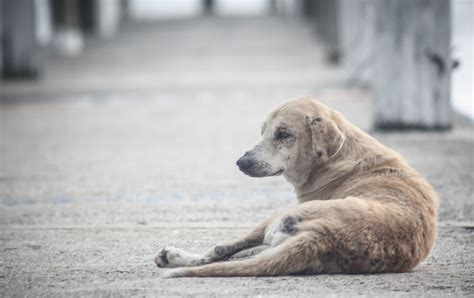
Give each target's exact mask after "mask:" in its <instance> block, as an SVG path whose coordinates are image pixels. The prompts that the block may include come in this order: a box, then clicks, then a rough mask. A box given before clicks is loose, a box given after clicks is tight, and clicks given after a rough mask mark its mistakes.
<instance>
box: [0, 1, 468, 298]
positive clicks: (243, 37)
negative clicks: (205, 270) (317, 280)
mask: <svg viewBox="0 0 474 298" xmlns="http://www.w3.org/2000/svg"><path fill="white" fill-rule="evenodd" d="M473 16H474V1H471V0H452V1H448V0H399V1H390V0H334V1H332V0H253V1H251V0H240V1H239V0H156V1H153V0H95V1H94V0H0V40H1V43H0V73H1V77H2V79H1V80H0V228H1V229H2V230H1V233H2V235H3V236H2V239H1V241H2V246H4V247H6V249H5V250H4V251H3V252H2V254H3V259H4V260H6V261H5V262H3V263H1V264H0V265H1V266H4V269H5V272H7V273H6V275H2V276H3V277H0V283H1V284H2V287H3V288H4V289H10V291H11V292H8V291H7V293H18V292H16V291H15V288H16V287H20V285H24V284H28V283H30V284H32V285H33V286H37V291H38V292H37V293H46V292H47V291H46V290H44V289H45V288H42V287H43V286H44V285H49V286H51V287H52V288H50V290H51V289H53V288H54V287H56V288H58V289H60V290H61V289H62V290H65V289H69V290H71V291H74V290H75V289H76V290H77V291H78V292H77V293H82V294H84V293H90V292H81V291H84V288H81V286H80V285H81V283H83V282H84V281H88V280H94V282H97V284H96V286H97V287H96V289H97V290H99V289H104V288H103V284H107V281H108V280H110V278H113V279H114V280H117V279H118V280H122V281H123V282H126V280H138V279H140V278H141V277H143V276H141V275H139V276H130V275H126V276H125V275H123V272H122V273H117V272H118V271H114V270H116V269H117V268H116V267H117V266H120V267H122V268H129V269H130V270H131V271H134V270H135V271H137V272H138V271H139V272H153V271H150V268H148V267H147V266H149V265H151V263H150V262H149V260H151V257H152V254H153V252H154V250H156V249H157V248H158V246H160V245H161V246H163V245H168V244H173V245H176V246H180V247H185V248H191V249H192V248H193V247H194V248H195V250H196V247H198V248H199V247H202V248H203V249H204V247H208V246H211V245H212V244H215V243H217V242H222V241H223V240H225V239H227V238H226V237H230V236H232V237H235V236H236V235H238V234H241V233H243V231H245V230H246V229H248V228H250V227H251V226H253V225H254V224H255V223H256V222H258V221H260V220H263V219H264V218H266V217H268V216H270V215H271V214H273V213H275V212H276V211H278V210H281V209H284V208H286V207H287V206H288V204H295V201H294V194H293V192H292V189H291V187H290V186H289V185H288V184H287V183H286V182H285V181H284V179H283V178H281V177H272V178H265V179H254V178H249V177H247V176H245V175H243V174H242V173H240V172H239V171H238V169H237V167H236V166H235V161H236V160H237V159H238V157H239V156H240V155H241V154H242V153H243V152H244V151H246V150H248V149H249V148H250V147H251V146H252V145H253V144H254V143H256V142H257V141H258V139H259V131H260V124H261V121H262V120H263V118H264V116H265V114H266V113H267V112H269V111H270V110H271V109H272V108H273V107H274V106H275V105H276V104H278V103H280V102H281V101H283V100H286V99H290V98H294V97H299V96H313V97H315V98H318V99H319V100H320V101H322V102H324V103H326V104H328V105H329V106H331V107H332V108H334V109H336V110H339V111H340V112H342V113H343V114H344V115H345V116H346V117H347V118H348V119H349V120H350V121H352V122H353V123H355V124H356V125H358V126H359V127H361V128H363V129H364V130H366V131H368V132H369V133H370V134H372V135H374V136H375V137H376V138H377V139H379V140H380V141H381V142H382V143H384V144H386V145H388V146H390V147H392V148H394V149H396V150H398V151H400V152H401V153H402V154H403V155H404V156H405V157H406V158H407V159H408V161H409V162H410V163H411V164H412V165H413V166H414V167H415V168H416V169H417V170H419V171H420V172H421V173H422V174H423V175H425V176H426V177H427V178H428V180H429V181H430V182H431V183H432V184H433V185H434V187H435V188H436V190H437V191H438V193H439V195H440V200H441V209H440V221H441V222H442V223H443V224H444V225H455V226H462V227H467V228H470V229H471V230H472V227H473V226H474V224H473V222H474V207H473V201H474V198H473V185H474V160H473V159H474V157H473V151H474V133H473V132H474V128H473V121H474V100H473V98H474V97H473V87H472V86H473V82H474V79H473V43H474V40H473V36H474V33H473V27H474V26H473ZM443 237H444V236H441V239H444V238H443ZM124 239H126V240H124ZM130 243H136V244H137V246H134V247H130V245H129V244H130ZM442 243H445V242H442ZM446 243H448V242H446ZM442 245H445V246H443V251H449V252H453V253H454V252H457V250H456V249H464V248H463V247H464V246H462V245H460V244H456V245H454V244H452V245H453V246H452V247H451V248H449V247H450V246H449V245H448V244H442ZM446 245H447V246H446ZM124 252H126V253H127V256H128V259H125V260H123V259H122V260H121V261H117V260H118V259H119V258H120V257H121V255H122V254H123V253H124ZM64 254H66V255H68V256H69V257H68V258H67V259H63V256H64ZM148 255H150V258H149V259H146V260H145V259H144V257H143V256H148ZM435 255H436V254H435ZM464 255H466V254H464ZM467 255H469V253H467ZM51 256H53V257H55V258H59V259H61V260H62V261H61V262H60V263H55V265H54V266H56V267H54V268H53V267H51V266H53V265H51V264H52V263H51V259H50V258H51ZM436 256H437V258H438V263H439V262H440V261H439V260H446V262H448V263H449V262H450V261H449V260H452V257H449V258H448V257H446V256H443V255H436ZM32 257H34V258H35V262H34V263H31V262H30V260H31V258H32ZM128 262H133V264H130V263H128ZM464 262H465V260H464ZM470 262H471V263H470V264H472V260H471V261H470ZM448 263H447V264H448ZM449 264H452V263H449ZM5 266H6V267H5ZM137 266H138V267H137ZM447 266H448V265H447ZM453 266H455V265H453ZM448 267H449V266H448ZM98 268H100V270H98ZM449 268H451V267H449ZM463 268H464V267H463ZM471 268H472V267H471ZM464 269H465V270H468V271H469V270H470V269H469V267H467V269H466V268H464ZM107 270H109V271H113V272H115V273H111V275H104V274H105V273H103V272H107ZM117 270H118V269H117ZM121 270H122V269H121ZM127 270H128V269H127ZM428 270H429V267H428ZM443 270H444V269H443ZM452 270H453V272H454V271H455V272H456V274H458V275H459V274H460V273H459V272H461V273H462V270H461V269H460V268H458V267H452ZM99 271H100V272H102V273H100V272H99ZM15 272H16V273H15ZM53 272H55V273H53ZM443 272H447V273H446V274H448V273H449V270H447V271H446V270H445V271H443ZM120 274H122V275H120ZM143 274H145V275H146V274H148V273H143ZM149 274H151V277H153V276H154V275H153V274H154V273H149ZM61 276H62V277H61ZM61 278H62V279H61ZM415 279H416V278H411V280H415ZM58 280H59V281H60V282H58ZM420 280H421V279H420ZM424 282H425V284H430V282H428V281H426V280H425V281H424ZM101 283H102V284H101ZM346 284H347V283H346ZM386 284H388V285H390V281H387V283H386ZM433 284H436V281H433ZM155 286H156V285H155ZM130 287H131V288H133V286H132V285H131V286H130ZM237 288H239V287H238V286H236V289H237ZM45 291H46V292H45ZM30 293H31V292H30ZM236 293H238V292H236ZM423 293H426V292H423ZM168 294H169V293H168ZM279 294H281V293H280V292H279Z"/></svg>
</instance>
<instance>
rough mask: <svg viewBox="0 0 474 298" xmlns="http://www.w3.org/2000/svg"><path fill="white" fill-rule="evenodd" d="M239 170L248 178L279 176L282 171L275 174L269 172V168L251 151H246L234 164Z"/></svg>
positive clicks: (268, 165)
mask: <svg viewBox="0 0 474 298" xmlns="http://www.w3.org/2000/svg"><path fill="white" fill-rule="evenodd" d="M236 164H237V166H238V167H239V169H240V170H241V171H242V172H243V173H244V174H246V175H248V176H250V177H266V176H275V175H280V174H281V173H282V172H283V170H279V171H277V172H275V173H273V172H272V171H271V166H270V164H268V163H267V162H265V161H262V160H259V159H258V158H257V157H256V156H255V154H254V153H253V151H247V152H245V154H244V155H243V156H242V157H241V158H239V160H237V162H236Z"/></svg>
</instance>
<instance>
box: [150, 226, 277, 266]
mask: <svg viewBox="0 0 474 298" xmlns="http://www.w3.org/2000/svg"><path fill="white" fill-rule="evenodd" d="M270 222H271V219H269V220H266V221H264V222H263V223H261V224H260V225H259V226H258V227H257V228H255V229H254V230H253V231H252V232H250V233H249V234H248V235H246V236H244V237H243V238H241V239H239V240H237V241H235V242H232V243H228V244H224V245H217V246H215V247H213V248H212V249H211V250H210V251H209V252H208V253H207V254H205V255H199V254H192V253H188V252H186V251H184V250H182V249H179V248H175V247H164V248H162V249H161V250H159V251H158V253H157V254H156V256H155V264H156V265H157V266H158V267H161V268H176V267H190V266H200V265H205V264H210V263H213V262H218V261H224V260H228V259H229V258H230V257H231V256H233V255H235V254H237V253H239V252H240V251H243V250H246V249H251V248H253V247H256V246H259V245H261V244H262V243H263V238H264V236H265V230H266V228H267V226H268V224H269V223H270ZM248 253H250V251H249V252H248Z"/></svg>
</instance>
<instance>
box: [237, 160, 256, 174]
mask: <svg viewBox="0 0 474 298" xmlns="http://www.w3.org/2000/svg"><path fill="white" fill-rule="evenodd" d="M236 164H237V166H238V167H239V169H240V170H241V171H245V170H247V169H248V168H250V167H251V166H252V164H253V161H252V160H251V159H250V158H247V157H245V156H243V157H241V158H239V160H237V162H236Z"/></svg>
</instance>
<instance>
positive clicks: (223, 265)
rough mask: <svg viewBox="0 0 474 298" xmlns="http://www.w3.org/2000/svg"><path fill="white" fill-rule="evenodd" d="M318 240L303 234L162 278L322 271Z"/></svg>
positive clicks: (321, 245)
mask: <svg viewBox="0 0 474 298" xmlns="http://www.w3.org/2000/svg"><path fill="white" fill-rule="evenodd" d="M322 240H323V239H321V237H318V235H317V234H316V233H314V232H304V233H300V234H298V235H295V236H293V237H291V238H288V239H287V240H285V241H284V242H283V243H281V244H280V245H278V246H276V247H273V248H269V249H267V250H265V251H264V252H262V253H260V254H257V255H256V256H254V257H251V258H248V259H243V260H236V261H228V262H220V263H213V264H209V265H204V266H199V267H187V268H177V269H171V270H169V271H167V272H165V273H164V275H163V276H164V277H211V276H215V277H218V276H276V275H289V274H298V273H304V272H312V273H318V272H322V271H323V268H322V266H323V263H322V262H321V261H320V256H321V254H323V253H324V252H325V251H326V250H327V249H326V247H325V244H324V241H322Z"/></svg>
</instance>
